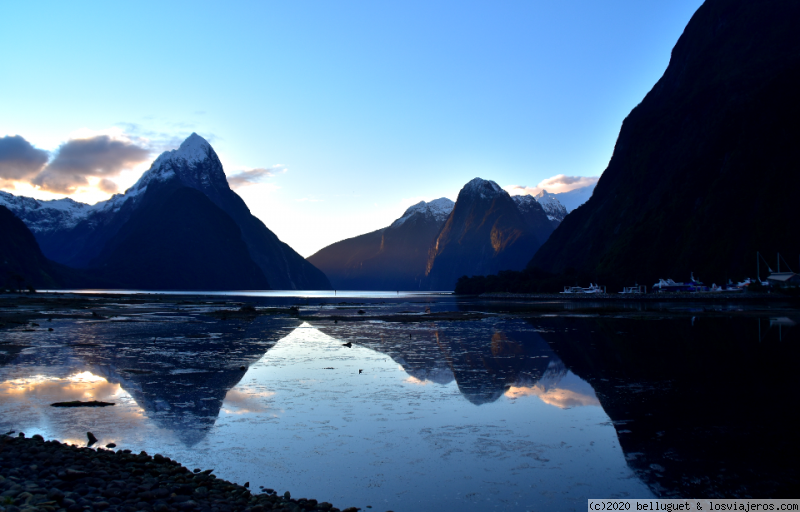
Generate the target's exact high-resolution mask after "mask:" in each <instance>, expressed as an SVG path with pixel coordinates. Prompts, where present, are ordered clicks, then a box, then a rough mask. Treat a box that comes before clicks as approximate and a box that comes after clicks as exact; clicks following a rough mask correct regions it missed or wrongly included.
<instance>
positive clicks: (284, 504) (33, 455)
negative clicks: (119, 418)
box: [0, 433, 359, 512]
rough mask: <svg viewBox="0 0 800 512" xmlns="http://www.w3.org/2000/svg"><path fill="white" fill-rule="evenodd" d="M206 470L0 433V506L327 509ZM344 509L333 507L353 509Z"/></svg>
mask: <svg viewBox="0 0 800 512" xmlns="http://www.w3.org/2000/svg"><path fill="white" fill-rule="evenodd" d="M248 485H249V484H247V483H245V484H244V486H242V485H237V484H234V483H231V482H228V481H225V480H222V479H220V478H217V477H216V476H215V475H214V474H213V470H211V469H207V470H205V471H201V470H200V469H195V470H194V471H192V470H190V469H188V468H186V467H184V466H182V465H181V464H180V463H178V462H176V461H174V460H170V459H169V458H168V457H164V456H162V455H160V454H155V455H152V456H151V455H148V454H147V453H145V452H141V453H138V454H136V453H131V451H130V450H118V451H114V450H112V449H105V448H97V449H92V448H86V447H76V446H72V445H68V444H62V443H59V442H58V441H45V440H44V439H43V438H42V437H41V436H39V435H35V436H33V437H31V438H26V437H24V434H22V433H20V434H18V435H17V436H15V437H13V436H12V435H10V434H5V435H2V436H0V511H2V512H34V511H43V512H56V511H59V512H83V511H105V512H116V511H119V512H135V511H143V512H150V511H153V512H179V511H210V512H217V511H219V512H228V511H246V512H262V511H265V510H280V511H287V512H288V511H291V512H298V511H315V510H318V511H327V512H339V509H338V508H336V507H334V506H332V505H331V504H330V503H327V502H318V501H317V500H313V499H305V498H299V499H294V498H292V497H291V495H290V493H289V492H288V491H287V492H286V493H284V494H283V495H278V494H277V493H276V492H275V491H274V490H272V489H262V490H261V491H260V492H258V493H256V492H251V491H250V489H249V488H248ZM357 510H359V509H357V508H355V507H350V508H346V509H344V510H343V511H341V512H356V511H357Z"/></svg>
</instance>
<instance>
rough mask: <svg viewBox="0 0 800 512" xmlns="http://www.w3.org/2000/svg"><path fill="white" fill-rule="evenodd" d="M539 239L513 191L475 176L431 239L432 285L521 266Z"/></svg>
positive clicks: (445, 287)
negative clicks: (432, 240)
mask: <svg viewBox="0 0 800 512" xmlns="http://www.w3.org/2000/svg"><path fill="white" fill-rule="evenodd" d="M545 220H546V217H545ZM540 245H541V244H540V242H539V239H538V238H537V237H536V235H535V234H534V232H533V230H532V229H531V227H530V225H529V223H528V221H526V219H525V217H524V216H523V214H522V212H521V211H520V209H519V208H518V206H517V204H516V202H515V201H514V200H513V199H512V198H511V196H509V195H508V193H507V192H506V191H505V190H503V189H502V188H500V187H499V186H498V185H497V184H496V183H495V182H493V181H487V180H483V179H480V178H475V179H474V180H472V181H470V182H469V183H467V184H466V185H465V186H464V188H462V189H461V191H460V192H459V193H458V199H457V201H456V204H455V207H454V208H453V211H452V212H451V213H450V216H449V218H448V219H447V222H446V223H445V225H444V226H443V227H442V230H441V232H440V233H439V235H438V236H437V237H436V240H435V241H434V243H433V245H432V248H431V250H430V254H429V257H428V266H427V269H426V274H427V279H428V288H429V289H431V290H452V289H454V288H455V284H456V281H457V280H458V278H459V277H461V276H463V275H479V274H492V273H496V272H499V271H501V270H520V269H522V268H523V267H524V266H525V264H526V263H527V262H528V260H529V259H530V257H531V255H533V254H534V253H535V252H536V250H537V249H538V248H539V246H540Z"/></svg>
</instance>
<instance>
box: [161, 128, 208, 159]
mask: <svg viewBox="0 0 800 512" xmlns="http://www.w3.org/2000/svg"><path fill="white" fill-rule="evenodd" d="M210 150H211V144H209V143H208V141H207V140H206V139H204V138H203V137H201V136H199V135H197V134H196V133H194V132H192V134H191V135H189V136H188V137H186V140H185V141H183V142H182V143H181V145H180V147H179V148H178V149H176V150H174V151H171V153H173V154H172V158H183V159H184V160H186V161H187V162H189V163H194V162H199V161H202V160H205V159H206V158H208V153H209V151H210Z"/></svg>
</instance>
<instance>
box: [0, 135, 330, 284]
mask: <svg viewBox="0 0 800 512" xmlns="http://www.w3.org/2000/svg"><path fill="white" fill-rule="evenodd" d="M182 187H185V188H190V189H193V190H196V191H198V192H200V193H201V195H203V196H204V197H205V198H206V199H207V200H208V202H210V203H211V204H212V205H213V206H215V207H216V208H218V209H219V210H220V212H217V211H216V210H214V211H213V212H212V210H211V209H210V207H209V205H208V204H207V201H203V200H201V199H200V198H198V197H197V196H196V195H194V196H193V197H189V195H186V194H183V195H179V196H173V194H175V193H176V191H177V189H179V188H182ZM9 196H10V197H9ZM178 197H179V198H181V200H182V203H181V204H183V205H184V206H187V207H192V208H194V207H197V208H198V209H199V210H198V211H197V218H198V219H206V220H212V219H213V226H216V227H217V228H219V229H222V228H223V227H224V228H225V229H228V228H230V226H231V225H233V226H235V227H236V228H237V230H238V232H237V231H231V232H229V233H225V232H211V231H208V232H204V231H202V230H194V228H195V227H196V226H194V227H192V228H191V229H190V230H194V233H195V234H196V236H198V237H201V238H202V237H205V238H206V240H195V241H194V243H195V246H196V247H206V248H209V249H210V248H211V245H209V244H210V243H211V241H212V240H215V241H217V242H221V241H224V240H228V241H229V242H230V243H231V244H232V245H230V247H228V245H224V246H221V247H224V248H226V249H228V248H230V249H231V250H232V251H234V252H235V251H238V242H236V240H238V238H241V240H242V242H243V243H244V244H245V246H246V248H247V256H248V258H249V260H251V261H252V262H253V263H255V265H257V267H258V269H259V271H260V273H261V274H262V275H263V277H265V278H266V281H265V280H264V279H262V278H261V277H253V281H252V283H251V284H250V285H249V286H244V288H246V289H255V288H273V289H328V288H330V283H329V282H328V279H327V278H326V277H325V275H324V274H323V273H322V272H321V271H320V270H319V269H317V268H315V267H314V266H313V265H311V264H310V263H308V262H307V261H306V260H305V259H304V258H303V257H302V256H300V255H299V254H297V253H296V252H295V251H294V250H292V248H291V247H289V246H288V245H286V244H284V243H283V242H281V241H280V240H279V239H278V237H277V236H275V234H274V233H272V232H271V231H270V230H269V229H267V227H266V226H265V225H264V223H263V222H261V221H260V220H259V219H257V218H256V217H254V216H253V215H252V214H251V213H250V210H249V209H248V208H247V205H246V204H245V203H244V201H242V199H241V198H240V197H239V196H238V195H237V194H236V193H235V192H234V191H233V190H231V189H230V187H229V186H228V182H227V179H226V177H225V172H224V171H223V169H222V164H221V163H220V161H219V158H218V157H217V154H216V153H215V152H214V149H213V148H212V147H211V145H210V144H209V143H208V142H207V141H206V140H205V139H203V138H202V137H200V136H199V135H197V134H195V133H193V134H192V135H190V136H189V137H188V138H187V139H186V140H185V141H184V142H183V143H182V144H181V146H180V147H179V148H178V149H176V150H173V151H166V152H164V153H162V154H161V155H160V156H159V157H158V158H157V159H156V160H155V162H153V164H152V166H151V167H150V169H149V170H148V171H147V172H145V173H144V174H143V175H142V177H141V178H140V179H139V181H138V182H137V183H136V184H135V185H134V186H133V187H131V188H130V189H128V190H127V191H126V192H125V194H115V195H114V196H113V197H112V198H111V199H109V200H108V201H102V202H100V203H97V204H95V205H93V206H89V205H82V204H81V203H76V202H74V201H71V200H67V199H61V200H58V201H36V200H33V199H30V198H19V197H14V196H12V195H11V194H4V195H3V196H0V200H2V201H3V202H4V204H6V205H9V208H10V209H11V210H12V211H13V212H14V213H15V214H16V215H17V216H18V217H19V218H21V219H22V220H23V222H25V223H26V224H27V225H28V226H29V227H30V228H31V230H32V231H33V233H34V235H35V236H36V239H37V241H38V242H39V245H40V246H41V248H42V251H43V252H44V254H45V255H46V256H47V257H48V258H50V259H52V260H55V261H57V262H59V263H62V264H64V265H68V266H71V267H76V268H100V269H103V268H127V267H124V265H123V262H128V263H130V262H132V261H133V260H134V259H135V257H136V256H139V257H141V258H156V259H154V260H151V261H149V262H148V263H146V264H145V263H142V264H143V265H145V267H147V268H151V269H155V268H157V267H158V265H159V263H160V260H161V258H162V256H159V254H162V255H163V254H174V255H177V254H182V255H183V256H186V257H189V256H190V255H189V254H188V253H187V252H186V251H185V250H184V249H182V248H181V247H177V246H173V247H172V248H170V249H169V250H167V246H166V245H164V244H166V243H168V242H169V240H170V236H168V235H169V233H170V232H169V230H167V229H166V228H164V229H161V228H157V227H156V226H155V224H153V225H151V226H150V227H149V228H148V227H147V226H146V225H144V227H143V225H142V222H152V223H156V224H157V223H159V222H161V220H160V219H159V218H158V217H154V216H153V215H151V214H149V213H148V212H147V211H146V210H159V211H162V209H164V208H165V210H163V211H165V212H168V213H170V215H173V216H177V217H175V218H183V219H184V220H189V219H191V217H192V211H187V212H184V213H185V215H184V214H181V213H179V212H177V211H176V210H175V209H174V208H169V206H168V205H166V204H164V202H165V201H167V202H168V201H170V200H172V199H174V198H178ZM220 214H221V215H224V216H227V217H229V218H230V220H231V221H232V223H233V224H231V223H230V222H227V221H225V220H223V219H221V218H220ZM131 221H132V222H133V224H132V225H130V226H129V225H128V223H129V222H131ZM170 222H173V220H172V219H171V220H170ZM179 227H180V226H178V225H175V224H173V225H171V227H170V228H169V229H172V231H171V234H172V235H174V236H172V238H171V240H172V241H173V242H175V243H177V240H178V239H180V238H181V237H180V236H179ZM150 228H152V229H161V230H160V231H159V233H160V235H162V236H163V238H161V239H160V240H159V243H160V244H161V245H160V250H158V251H156V250H154V248H153V247H146V245H147V244H146V243H144V242H146V241H147V240H146V237H145V239H142V240H140V241H141V242H142V243H141V244H132V243H130V242H127V243H126V242H125V241H124V237H126V236H133V235H134V234H137V233H138V234H140V233H143V231H141V230H142V229H144V230H147V229H150ZM187 229H189V228H188V227H187ZM136 236H139V235H136ZM184 241H186V240H184ZM120 244H122V245H123V246H125V247H127V248H128V249H130V250H131V251H133V252H131V253H129V254H123V253H122V252H119V251H116V252H115V248H116V247H118V246H119V245H120ZM187 247H188V246H187ZM220 258H222V256H221V255H220ZM201 260H202V258H201V259H200V260H197V263H198V264H199V265H200V266H197V267H195V270H196V271H198V272H199V274H197V275H198V279H200V276H201V274H203V273H204V272H206V271H208V272H210V273H209V274H208V275H205V276H204V277H202V280H203V282H207V281H206V280H210V281H208V282H212V281H213V282H216V283H218V286H215V289H233V288H242V286H241V285H242V284H244V283H243V282H242V280H241V279H242V277H241V276H239V277H235V278H234V277H232V280H231V281H230V282H229V283H227V284H225V283H224V281H219V280H217V278H212V277H211V275H216V274H217V273H218V272H219V270H220V269H219V268H212V267H213V265H212V260H213V261H217V262H222V261H223V260H224V261H226V262H227V263H233V262H234V261H237V262H240V263H242V264H243V265H244V266H243V267H237V268H238V270H241V271H242V272H243V274H242V275H249V276H251V277H252V276H253V274H252V273H250V270H248V269H249V268H250V267H251V265H250V264H249V263H247V264H245V263H246V262H244V261H243V260H242V259H241V255H234V254H231V255H230V258H228V259H226V258H222V259H216V260H215V259H214V258H211V259H209V260H208V261H207V265H206V267H205V269H203V267H202V265H201V264H202V261H201ZM184 261H188V260H184ZM171 263H172V262H171ZM174 263H178V262H174ZM142 268H144V267H142ZM229 268H230V269H231V272H235V270H233V267H229ZM238 270H236V271H238ZM126 275H128V276H130V277H132V276H133V275H134V273H133V272H128V273H126ZM150 275H158V273H156V274H150ZM161 275H166V274H161ZM231 275H232V276H233V274H231ZM175 277H176V279H177V276H175ZM141 279H142V281H141V282H138V281H135V280H134V281H126V282H128V283H131V284H128V285H126V286H132V287H136V288H142V287H146V288H152V286H149V285H148V286H145V283H152V281H151V280H150V278H146V277H145V276H144V275H141ZM181 279H182V278H181ZM182 282H183V281H182ZM137 283H138V284H137ZM234 283H236V284H234ZM265 283H266V284H268V286H265ZM163 286H166V285H163ZM163 286H157V287H156V288H163ZM168 288H174V286H173V285H170V286H168ZM193 288H195V287H193ZM195 289H196V288H195Z"/></svg>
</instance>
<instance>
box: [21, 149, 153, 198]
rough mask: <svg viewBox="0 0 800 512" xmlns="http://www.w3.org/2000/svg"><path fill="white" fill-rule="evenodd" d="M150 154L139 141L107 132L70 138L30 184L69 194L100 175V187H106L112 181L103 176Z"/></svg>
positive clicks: (117, 173) (140, 161) (112, 175)
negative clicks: (118, 137)
mask: <svg viewBox="0 0 800 512" xmlns="http://www.w3.org/2000/svg"><path fill="white" fill-rule="evenodd" d="M150 154H151V151H150V149H149V148H146V147H144V146H143V145H141V143H135V142H132V141H130V140H119V139H115V138H111V137H110V136H108V135H96V136H94V137H88V138H83V139H71V140H68V141H67V142H65V143H63V144H62V145H61V146H59V148H58V150H57V151H56V154H55V157H54V158H53V160H52V161H51V162H50V163H49V164H47V167H45V168H44V170H43V171H42V172H40V173H39V174H38V175H37V176H36V177H34V178H33V179H32V180H31V183H33V184H34V185H36V186H38V187H39V188H41V189H43V190H47V191H50V192H57V193H64V194H69V193H73V192H75V191H76V190H77V189H78V187H85V186H88V185H89V182H88V180H87V179H86V178H87V177H89V176H94V177H99V178H104V179H103V180H101V182H100V187H101V189H103V190H106V189H107V188H110V186H111V185H110V184H111V183H112V182H111V180H108V179H107V178H109V177H114V176H118V175H119V173H120V172H121V171H122V170H124V169H130V168H131V167H134V166H135V165H137V164H140V163H142V162H145V161H147V160H148V159H149V158H150ZM104 187H105V188H104ZM114 187H115V188H116V185H114Z"/></svg>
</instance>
